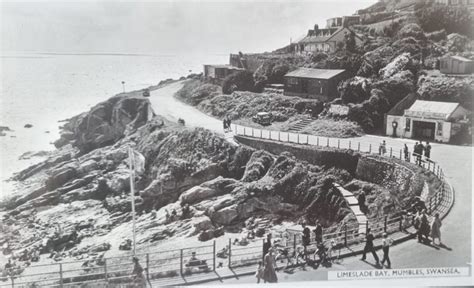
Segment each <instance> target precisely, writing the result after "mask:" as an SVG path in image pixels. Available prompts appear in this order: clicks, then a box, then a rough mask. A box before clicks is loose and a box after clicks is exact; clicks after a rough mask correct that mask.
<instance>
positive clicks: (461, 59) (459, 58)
mask: <svg viewBox="0 0 474 288" xmlns="http://www.w3.org/2000/svg"><path fill="white" fill-rule="evenodd" d="M450 57H451V58H453V59H456V60H459V61H463V62H472V60H471V59H467V58H465V57H462V56H450Z"/></svg>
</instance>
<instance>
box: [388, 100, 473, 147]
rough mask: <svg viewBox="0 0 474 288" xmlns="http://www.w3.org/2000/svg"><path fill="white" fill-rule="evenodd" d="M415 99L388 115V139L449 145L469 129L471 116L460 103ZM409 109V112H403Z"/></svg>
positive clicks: (404, 103)
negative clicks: (390, 137) (399, 138)
mask: <svg viewBox="0 0 474 288" xmlns="http://www.w3.org/2000/svg"><path fill="white" fill-rule="evenodd" d="M409 96H410V95H409ZM407 97H408V96H407ZM410 97H414V96H410ZM414 99H415V98H404V99H403V100H402V101H400V102H399V103H398V104H397V105H395V107H393V108H392V109H391V110H390V111H389V112H388V113H387V115H386V119H385V127H386V130H385V134H386V135H389V136H393V137H404V138H414V139H419V140H423V141H439V142H450V141H451V139H452V137H453V136H455V135H456V134H458V133H459V132H461V131H462V130H463V129H466V128H467V125H468V124H467V123H468V122H467V115H468V113H469V112H468V111H467V110H466V109H464V108H463V107H461V105H460V104H459V103H452V102H438V101H424V100H415V101H413V100H414ZM407 106H409V108H408V109H403V108H405V107H407Z"/></svg>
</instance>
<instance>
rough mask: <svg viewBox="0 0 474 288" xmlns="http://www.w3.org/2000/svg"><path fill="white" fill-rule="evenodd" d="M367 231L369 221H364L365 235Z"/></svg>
mask: <svg viewBox="0 0 474 288" xmlns="http://www.w3.org/2000/svg"><path fill="white" fill-rule="evenodd" d="M367 230H369V220H366V221H365V235H367Z"/></svg>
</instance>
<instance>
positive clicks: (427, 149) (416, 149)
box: [403, 141, 431, 165]
mask: <svg viewBox="0 0 474 288" xmlns="http://www.w3.org/2000/svg"><path fill="white" fill-rule="evenodd" d="M403 154H404V156H405V161H407V162H410V151H409V150H408V146H407V144H405V146H404V147H403ZM413 155H414V156H415V163H416V164H417V165H421V157H422V156H423V155H424V156H425V157H426V158H427V159H430V156H431V145H430V142H428V141H426V144H425V145H423V143H421V142H416V143H415V145H414V146H413Z"/></svg>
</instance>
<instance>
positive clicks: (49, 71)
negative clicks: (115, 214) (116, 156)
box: [0, 54, 228, 198]
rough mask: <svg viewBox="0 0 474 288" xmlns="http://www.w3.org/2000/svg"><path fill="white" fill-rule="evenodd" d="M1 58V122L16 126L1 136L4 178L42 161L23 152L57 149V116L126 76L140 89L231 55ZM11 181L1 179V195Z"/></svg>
mask: <svg viewBox="0 0 474 288" xmlns="http://www.w3.org/2000/svg"><path fill="white" fill-rule="evenodd" d="M1 61H2V63H1V72H0V76H1V77H0V79H1V85H0V86H1V90H0V91H1V92H0V126H8V127H10V129H12V130H14V131H13V132H7V136H4V137H0V178H1V179H2V180H5V179H8V178H9V177H11V175H12V173H14V172H18V171H19V170H20V169H23V168H26V167H27V166H28V165H31V164H32V163H34V162H35V161H38V159H34V158H32V159H30V160H18V157H19V156H20V155H22V154H23V153H25V152H27V151H41V150H53V149H54V146H53V145H52V144H51V143H52V142H53V141H54V140H56V139H57V138H58V135H59V134H58V133H59V131H58V126H59V125H61V123H58V120H61V119H66V118H69V117H71V116H74V115H76V114H78V113H80V112H83V111H87V110H89V109H90V107H92V106H93V105H95V104H96V103H98V102H100V101H103V100H106V99H107V98H109V97H111V96H113V95H115V94H117V93H120V92H121V91H122V84H121V82H122V81H125V89H126V90H127V91H130V90H137V89H141V88H145V87H148V86H150V85H155V84H157V83H158V82H159V81H161V80H163V79H167V78H179V77H180V76H183V75H187V74H189V73H190V70H191V72H193V73H194V72H201V71H202V64H205V63H211V64H215V63H227V62H228V55H226V54H219V55H163V56H157V55H104V54H102V55H53V54H3V55H2V58H1ZM25 124H32V125H33V127H32V128H29V129H28V128H24V125H25ZM47 131H49V133H47ZM10 187H11V183H7V182H5V181H2V185H1V189H2V190H1V193H0V198H2V197H3V196H5V195H8V193H9V192H8V191H9V190H10Z"/></svg>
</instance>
